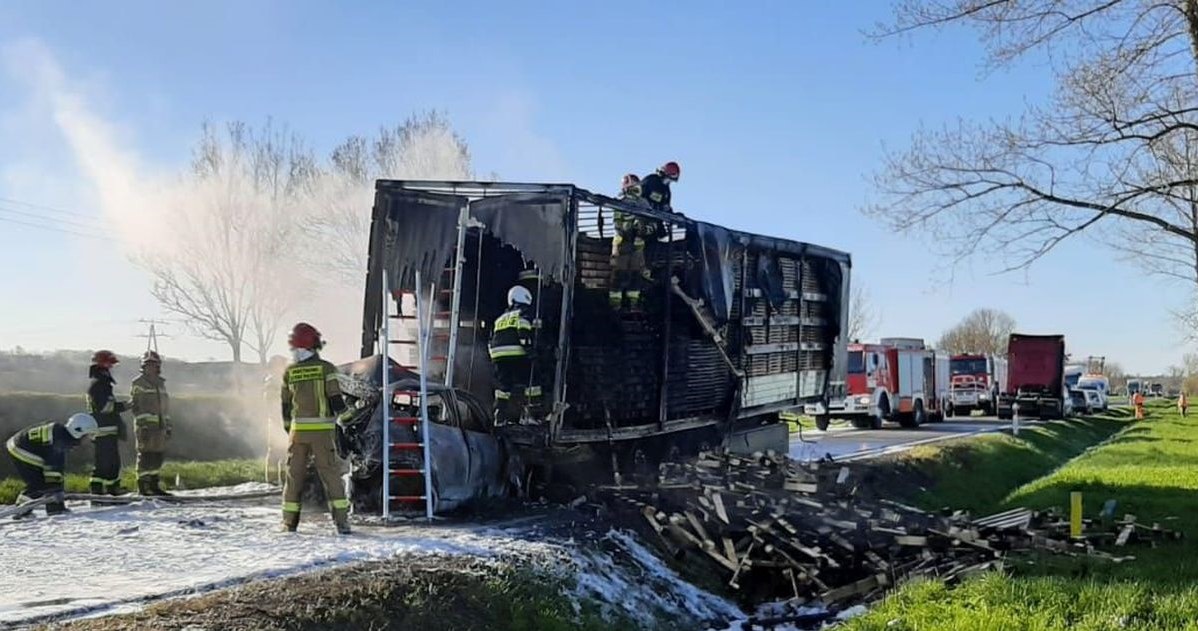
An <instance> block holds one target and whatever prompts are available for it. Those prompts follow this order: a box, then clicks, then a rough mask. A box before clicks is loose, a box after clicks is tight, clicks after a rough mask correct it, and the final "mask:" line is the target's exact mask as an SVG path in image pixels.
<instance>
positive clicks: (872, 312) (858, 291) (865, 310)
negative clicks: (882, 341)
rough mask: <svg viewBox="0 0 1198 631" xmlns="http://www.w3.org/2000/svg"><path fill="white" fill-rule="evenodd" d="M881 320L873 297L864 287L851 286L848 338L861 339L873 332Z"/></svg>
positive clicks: (858, 285)
mask: <svg viewBox="0 0 1198 631" xmlns="http://www.w3.org/2000/svg"><path fill="white" fill-rule="evenodd" d="M880 322H881V313H879V312H878V310H877V309H876V308H875V307H874V304H873V299H872V298H871V297H870V295H869V292H868V291H867V290H866V289H865V287H863V286H861V285H860V284H856V285H854V286H853V296H852V298H851V300H850V302H849V339H850V340H854V341H855V340H862V339H865V338H868V337H870V336H871V335H873V334H874V330H875V329H877V328H878V324H879V323H880Z"/></svg>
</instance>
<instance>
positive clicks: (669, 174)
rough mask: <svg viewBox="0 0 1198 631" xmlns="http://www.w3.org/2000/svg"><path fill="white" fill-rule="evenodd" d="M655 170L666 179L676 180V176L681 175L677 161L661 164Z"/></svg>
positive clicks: (680, 168)
mask: <svg viewBox="0 0 1198 631" xmlns="http://www.w3.org/2000/svg"><path fill="white" fill-rule="evenodd" d="M657 172H658V173H659V174H660V175H661V176H662V177H664V178H666V179H667V180H670V181H672V182H677V181H678V176H680V175H682V167H680V166H678V163H677V162H673V161H671V162H667V163H665V164H663V165H661V168H660V169H658V170H657Z"/></svg>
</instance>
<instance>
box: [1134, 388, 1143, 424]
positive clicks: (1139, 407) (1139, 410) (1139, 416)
mask: <svg viewBox="0 0 1198 631" xmlns="http://www.w3.org/2000/svg"><path fill="white" fill-rule="evenodd" d="M1131 404H1132V405H1134V406H1135V408H1136V420H1137V421H1142V420H1144V393H1143V392H1137V393H1135V394H1134V395H1132V397H1131Z"/></svg>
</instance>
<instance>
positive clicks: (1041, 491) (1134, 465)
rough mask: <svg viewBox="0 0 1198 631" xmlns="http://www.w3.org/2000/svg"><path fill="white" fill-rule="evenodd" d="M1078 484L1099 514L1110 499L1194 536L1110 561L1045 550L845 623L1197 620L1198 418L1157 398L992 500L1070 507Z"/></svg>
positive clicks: (1016, 625) (892, 601)
mask: <svg viewBox="0 0 1198 631" xmlns="http://www.w3.org/2000/svg"><path fill="white" fill-rule="evenodd" d="M1072 491H1081V492H1082V493H1083V498H1084V501H1085V512H1086V514H1087V516H1089V517H1095V516H1096V514H1097V512H1098V511H1099V510H1100V509H1101V506H1102V504H1103V502H1104V501H1106V500H1108V499H1115V500H1117V501H1118V503H1119V505H1118V509H1117V514H1119V515H1122V514H1125V513H1132V514H1134V515H1136V516H1137V517H1138V519H1139V520H1140V521H1141V522H1142V523H1152V522H1160V523H1161V524H1162V525H1164V526H1166V527H1169V528H1173V529H1177V530H1181V531H1183V532H1185V534H1186V535H1187V539H1186V540H1184V541H1182V542H1176V543H1169V544H1164V545H1161V546H1160V547H1158V548H1147V547H1136V548H1132V549H1129V550H1127V551H1126V552H1128V553H1131V554H1134V555H1136V557H1137V558H1136V560H1135V561H1132V562H1126V563H1121V564H1114V563H1110V562H1108V561H1102V560H1098V559H1091V558H1069V557H1053V556H1039V557H1035V558H1031V559H1024V560H1022V561H1023V562H1018V561H1019V560H1016V561H1017V562H1016V563H1014V564H1013V572H1012V574H1011V575H1004V574H999V573H991V574H988V575H986V576H984V577H980V578H977V579H974V580H970V581H967V582H965V583H964V584H962V585H960V586H957V587H953V588H949V587H946V586H944V585H943V584H941V583H939V582H936V581H926V582H920V583H914V584H910V585H907V586H905V587H904V588H902V589H900V590H899V591H898V592H897V593H896V594H894V595H893V596H891V597H890V598H888V599H887V600H886V601H884V602H883V603H881V604H879V605H878V606H876V607H875V608H874V609H873V610H872V611H870V613H868V614H866V615H865V616H863V617H861V618H859V619H856V620H854V621H852V622H851V623H849V624H848V625H847V627H846V628H847V629H850V630H854V631H864V630H871V631H872V630H878V631H881V630H883V629H885V630H887V631H894V630H904V629H909V630H915V629H919V630H921V631H922V630H934V629H945V630H948V629H952V630H964V631H968V630H983V629H986V630H989V629H994V630H998V629H1027V630H1033V631H1038V630H1044V631H1048V630H1056V629H1076V630H1090V629H1095V630H1096V629H1130V630H1158V629H1159V630H1166V629H1168V630H1173V629H1198V540H1195V539H1194V538H1193V537H1194V536H1195V535H1198V502H1196V501H1195V499H1196V498H1198V417H1196V416H1191V417H1189V418H1187V419H1182V418H1181V417H1180V416H1179V415H1178V414H1177V413H1176V412H1175V411H1173V410H1172V409H1171V408H1170V407H1168V406H1164V405H1161V406H1152V407H1150V410H1149V418H1148V421H1147V422H1145V423H1136V424H1133V425H1131V426H1130V427H1128V428H1127V429H1125V430H1124V431H1122V432H1121V433H1119V434H1118V435H1117V436H1115V437H1114V438H1113V439H1112V440H1110V441H1108V442H1107V443H1105V444H1103V445H1101V446H1099V447H1097V448H1095V449H1093V450H1090V451H1088V452H1087V453H1085V454H1084V455H1082V456H1080V457H1078V458H1076V459H1075V460H1073V461H1071V462H1069V463H1067V464H1065V465H1064V466H1063V467H1061V468H1060V469H1058V470H1056V471H1054V472H1052V473H1051V474H1049V475H1046V476H1044V477H1042V478H1039V479H1036V480H1034V481H1031V482H1029V483H1027V484H1025V485H1022V486H1020V487H1019V488H1016V489H1015V490H1014V491H1012V492H1010V493H1009V494H1007V495H1006V496H1004V497H1003V498H1001V499H1000V500H999V501H998V502H997V503H996V504H994V505H993V506H991V507H989V508H994V509H998V508H1003V507H1008V506H1029V507H1035V508H1048V507H1064V506H1065V505H1066V504H1067V503H1068V497H1069V493H1070V492H1072Z"/></svg>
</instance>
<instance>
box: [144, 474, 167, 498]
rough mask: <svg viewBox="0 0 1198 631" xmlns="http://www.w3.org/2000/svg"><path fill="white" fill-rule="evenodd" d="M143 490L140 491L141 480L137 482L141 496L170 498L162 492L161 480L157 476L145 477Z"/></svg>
mask: <svg viewBox="0 0 1198 631" xmlns="http://www.w3.org/2000/svg"><path fill="white" fill-rule="evenodd" d="M145 481H146V482H145V487H146V488H145V489H141V480H138V481H137V485H138V488H139V490H140V492H141V494H142V495H150V496H153V497H170V496H171V494H170V493H167V492H166V491H164V490H162V478H160V477H158V476H157V475H150V476H146V478H145Z"/></svg>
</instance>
